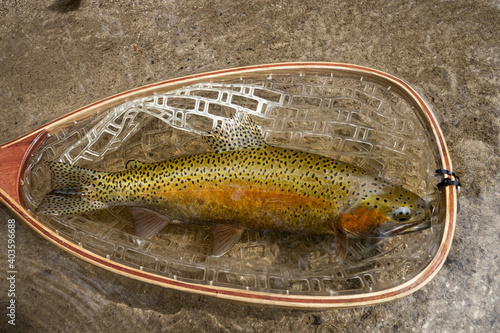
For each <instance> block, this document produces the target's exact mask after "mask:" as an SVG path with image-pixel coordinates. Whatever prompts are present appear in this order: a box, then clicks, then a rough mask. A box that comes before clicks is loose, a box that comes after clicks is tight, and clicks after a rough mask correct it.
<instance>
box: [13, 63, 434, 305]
mask: <svg viewBox="0 0 500 333" xmlns="http://www.w3.org/2000/svg"><path fill="white" fill-rule="evenodd" d="M240 110H243V111H245V112H247V113H248V114H249V115H250V116H251V117H252V119H253V120H254V121H255V122H256V123H257V124H258V125H259V126H260V127H261V129H262V133H263V135H264V139H265V141H266V142H267V143H268V144H270V145H275V146H280V147H289V148H293V149H299V150H303V151H308V152H314V153H318V154H321V155H325V156H328V157H333V158H337V159H340V160H342V161H345V162H348V163H352V164H354V165H357V166H360V167H362V168H364V169H365V170H367V171H369V172H370V173H372V174H374V175H379V176H382V177H384V178H386V179H387V180H389V181H391V182H393V183H396V184H401V185H403V187H405V188H406V189H408V190H411V191H413V192H415V193H417V194H418V195H420V196H421V197H422V198H424V199H426V200H428V201H430V200H436V195H437V190H436V188H435V183H436V179H435V178H434V175H433V172H434V170H435V169H436V162H435V161H436V156H435V155H434V154H435V153H433V148H432V147H431V144H432V140H431V139H430V136H429V133H428V131H427V129H426V128H425V127H424V125H423V124H422V122H421V120H420V116H419V114H418V112H417V111H418V110H416V109H415V106H414V105H412V104H411V102H410V101H408V100H406V99H405V98H403V97H402V96H400V95H399V94H398V93H396V92H394V89H391V87H390V86H387V85H384V84H382V83H377V82H375V81H369V80H367V79H364V78H363V77H362V76H357V75H355V74H351V75H349V76H346V75H337V73H335V72H332V73H309V72H304V73H301V74H290V75H285V74H276V75H265V76H264V75H260V76H257V75H255V76H254V77H251V78H237V79H232V80H226V81H224V82H210V83H199V84H195V85H192V86H187V87H184V88H181V89H177V90H175V91H171V92H167V93H162V94H155V95H152V96H148V97H144V98H140V99H137V100H132V101H129V102H126V103H123V104H121V105H118V106H116V107H114V108H112V109H109V110H103V111H102V112H100V113H98V114H94V115H93V116H92V117H90V118H88V119H85V120H81V121H78V122H76V123H74V124H73V125H72V126H69V127H66V128H64V129H61V130H60V131H58V132H57V133H54V134H53V135H52V136H51V138H50V139H48V140H47V141H46V143H44V145H43V146H41V147H40V148H39V150H38V151H37V152H36V153H35V154H34V156H33V157H32V158H31V160H30V161H29V166H28V171H27V172H26V177H25V179H23V186H22V190H23V196H24V198H25V201H26V203H27V205H28V206H29V208H31V209H34V208H35V207H36V206H37V205H38V203H39V202H40V201H41V200H42V198H43V197H44V195H45V194H46V193H47V192H49V190H50V173H49V170H48V168H47V167H46V165H45V163H43V162H44V161H47V160H59V161H63V162H67V163H71V164H76V165H79V166H83V167H89V168H92V169H96V170H105V171H120V170H124V169H125V164H126V163H127V161H129V160H134V159H135V160H140V161H142V162H157V161H162V160H166V159H171V158H175V157H179V156H185V155H191V154H197V153H203V152H208V151H210V148H209V147H208V146H206V145H205V144H204V143H203V140H202V136H203V135H205V134H206V132H208V131H210V130H211V129H213V128H215V127H216V126H217V123H218V122H220V121H222V120H223V119H225V118H229V117H231V116H233V115H234V114H235V113H236V112H238V111H240ZM37 218H38V219H39V220H41V221H43V223H45V224H46V225H47V226H48V227H49V228H51V229H53V230H55V231H56V232H57V233H58V234H59V235H60V236H61V237H63V238H65V239H66V240H67V241H68V242H72V243H74V244H77V245H78V246H80V247H82V248H85V249H87V250H89V251H92V252H94V253H96V254H98V255H100V256H102V257H104V258H107V259H109V260H112V261H115V262H118V263H121V264H125V265H128V266H130V267H134V268H137V269H141V270H144V271H147V272H151V273H154V274H157V275H160V276H165V277H169V278H172V279H177V280H182V281H186V282H193V283H198V284H202V285H214V286H223V287H231V288H238V289H246V290H255V291H264V292H270V293H284V294H300V295H311V296H331V295H348V294H359V293H366V292H373V291H379V290H384V289H387V288H391V287H394V286H397V285H398V284H401V283H402V282H404V281H406V280H408V279H410V278H412V277H413V276H415V275H416V274H418V273H419V272H420V271H421V270H422V269H423V268H424V267H425V266H426V265H427V264H428V263H429V261H430V260H431V259H432V257H433V255H434V253H435V252H436V250H437V248H438V246H439V241H440V237H441V227H440V224H439V223H437V222H438V221H434V222H433V227H432V228H430V229H427V230H424V231H421V232H416V233H412V234H407V235H403V236H397V237H391V238H386V239H367V240H349V251H350V252H349V255H348V258H347V259H346V261H345V262H342V263H339V262H337V260H336V254H335V243H334V237H333V235H321V236H316V235H312V236H311V235H296V234H285V233H272V232H262V231H261V232H259V231H245V233H244V235H243V237H242V239H241V240H240V241H239V242H238V243H237V244H236V245H235V246H234V247H233V248H232V249H231V250H230V251H229V252H228V253H227V254H225V255H224V256H222V257H220V258H215V257H212V256H210V250H211V240H212V234H211V228H210V227H207V226H201V225H168V226H167V227H166V228H165V229H164V230H163V231H162V232H161V233H159V234H158V235H156V236H155V237H153V238H151V239H141V238H138V237H136V236H134V235H133V222H132V220H131V218H130V215H129V213H128V211H127V209H125V208H120V207H114V208H111V209H107V210H101V211H96V212H93V213H88V214H82V215H73V216H38V217H37ZM434 219H436V218H434Z"/></svg>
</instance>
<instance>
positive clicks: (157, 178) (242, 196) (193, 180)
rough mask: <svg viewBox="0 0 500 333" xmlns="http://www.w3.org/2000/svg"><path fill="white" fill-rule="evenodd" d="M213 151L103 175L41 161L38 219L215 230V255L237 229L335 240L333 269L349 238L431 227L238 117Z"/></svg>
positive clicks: (337, 166)
mask: <svg viewBox="0 0 500 333" xmlns="http://www.w3.org/2000/svg"><path fill="white" fill-rule="evenodd" d="M205 141H206V142H207V143H208V144H209V145H210V146H211V147H212V148H213V149H214V150H215V152H213V153H205V154H199V155H192V156H186V157H180V158H175V159H171V160H167V161H164V162H158V163H142V162H139V161H135V160H134V161H129V162H128V163H127V165H126V170H125V171H121V172H102V171H94V170H90V169H85V168H80V167H77V166H71V165H68V164H64V163H59V162H48V166H49V168H50V169H51V171H52V191H51V192H50V193H48V194H47V195H46V197H45V198H44V199H43V201H42V203H41V204H40V205H39V207H38V208H37V210H36V213H37V214H54V215H61V214H78V213H83V212H89V211H94V210H99V209H103V208H107V207H112V206H130V211H131V214H132V216H133V218H134V220H135V226H136V227H135V228H136V234H137V235H138V236H140V237H152V236H153V235H154V234H156V233H157V232H159V231H160V230H161V229H162V228H163V227H164V226H165V225H166V224H167V223H196V224H211V225H213V234H214V241H213V247H212V255H213V256H221V255H223V254H224V253H226V252H227V251H229V250H230V249H231V247H232V246H233V245H234V244H235V243H236V242H237V241H238V240H239V239H240V237H241V235H242V233H243V231H244V230H274V231H281V232H293V233H306V234H333V235H334V236H335V240H336V251H337V257H338V258H339V260H344V259H345V257H346V255H347V252H348V251H347V250H348V249H347V237H354V238H366V237H388V236H393V235H400V234H403V233H407V232H411V231H416V230H421V229H423V228H426V227H428V226H429V216H430V210H429V208H428V205H427V204H426V203H425V202H424V200H422V199H421V198H420V197H418V196H417V195H415V194H413V193H411V192H409V191H407V190H404V189H403V188H401V187H400V186H396V185H393V184H391V183H389V182H386V181H384V180H383V179H381V178H379V177H372V176H370V175H368V174H367V172H366V171H364V170H362V169H360V168H358V167H356V166H353V165H350V164H347V163H344V162H341V161H338V160H334V159H331V158H328V157H325V156H320V155H316V154H311V153H306V152H302V151H297V150H292V149H284V148H278V147H273V146H270V145H268V144H266V143H265V142H264V140H263V138H262V135H261V132H260V130H259V128H258V127H257V125H256V124H255V123H254V122H253V121H252V120H251V118H250V117H249V116H248V115H247V114H246V113H244V112H238V113H237V114H236V115H235V116H234V117H233V118H231V119H227V120H226V121H225V122H223V123H222V125H219V127H218V128H217V129H215V130H213V131H211V132H210V133H209V135H207V136H206V137H205Z"/></svg>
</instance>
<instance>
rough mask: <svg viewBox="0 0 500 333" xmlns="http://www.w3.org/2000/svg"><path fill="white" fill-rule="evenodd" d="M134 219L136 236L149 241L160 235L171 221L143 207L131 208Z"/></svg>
mask: <svg viewBox="0 0 500 333" xmlns="http://www.w3.org/2000/svg"><path fill="white" fill-rule="evenodd" d="M129 211H130V214H132V218H133V219H134V222H135V224H134V234H135V235H136V236H138V237H141V238H146V239H149V238H151V237H153V236H154V235H156V234H157V233H159V232H160V231H161V230H162V229H163V228H164V227H165V226H166V225H167V224H168V223H170V220H169V219H168V218H167V217H166V216H164V215H161V214H159V213H157V212H155V211H152V210H150V209H147V208H142V207H129Z"/></svg>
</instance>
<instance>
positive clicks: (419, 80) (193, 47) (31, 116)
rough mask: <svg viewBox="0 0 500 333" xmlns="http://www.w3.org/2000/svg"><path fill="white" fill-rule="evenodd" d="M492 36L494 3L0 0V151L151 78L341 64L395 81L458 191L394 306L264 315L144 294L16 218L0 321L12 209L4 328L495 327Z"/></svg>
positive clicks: (498, 98)
mask: <svg viewBox="0 0 500 333" xmlns="http://www.w3.org/2000/svg"><path fill="white" fill-rule="evenodd" d="M498 31H500V3H499V2H498V1H494V0H490V1H487V0H482V1H473V2H472V1H466V0H457V1H451V2H450V1H440V2H437V1H429V0H426V1H386V0H383V1H362V2H361V1H359V2H354V1H315V0H312V1H307V2H306V1H304V2H300V1H263V0H255V1H247V2H239V1H228V0H221V1H207V0H201V1H191V0H187V1H168V0H165V1H162V0H155V1H140V0H137V1H135V0H134V1H132V0H130V1H96V0H36V1H27V0H24V1H23V0H21V1H19V0H17V1H15V0H6V1H2V3H1V4H0V105H1V107H2V109H1V111H0V115H1V119H2V120H1V124H2V126H1V128H0V142H2V143H3V142H6V141H8V140H11V139H14V138H16V137H18V136H20V135H21V134H23V133H26V132H28V131H30V130H33V129H35V128H37V127H39V126H41V125H43V124H44V123H46V122H48V121H50V120H53V119H55V118H57V117H60V116H62V115H64V114H66V113H68V112H70V111H73V110H75V109H77V108H79V107H81V106H84V105H86V104H89V103H91V102H95V101H97V100H100V99H102V98H104V97H107V96H110V95H113V94H115V93H118V92H122V91H124V90H128V89H131V88H134V87H139V86H141V85H144V84H147V83H152V82H155V81H160V80H164V79H168V78H174V77H179V76H182V75H187V74H194V73H200V72H205V71H210V70H216V69H223V68H229V67H237V66H244V65H252V64H260V63H271V62H285V61H304V60H311V61H312V60H313V61H335V62H347V63H355V64H359V65H364V66H369V67H372V68H376V69H380V70H383V71H386V72H388V73H391V74H393V75H395V76H398V77H401V78H403V79H405V80H406V81H407V82H409V83H411V84H412V85H413V86H415V87H416V88H418V89H419V91H420V92H421V93H423V94H424V96H425V97H426V98H427V99H428V100H429V101H430V103H431V105H432V106H433V108H434V110H435V113H436V114H437V116H438V118H439V120H440V122H441V126H442V130H443V132H444V136H445V138H446V139H447V143H448V145H449V149H450V153H451V156H452V159H453V162H454V169H455V170H454V171H455V172H456V173H458V174H459V175H460V176H461V180H462V182H463V188H462V195H461V198H460V202H461V212H460V214H459V217H458V221H457V229H456V235H455V241H454V243H453V246H452V249H451V252H450V255H449V257H448V259H447V261H446V263H445V265H444V267H443V268H442V270H441V271H440V272H439V273H438V275H437V276H436V277H435V278H434V279H433V280H432V281H431V282H430V283H429V284H428V285H426V286H425V287H424V288H423V289H421V290H420V291H417V292H415V293H414V294H412V295H410V296H407V297H404V298H402V299H400V300H396V301H394V302H391V303H388V304H383V305H379V306H373V307H366V308H357V309H348V310H334V311H317V312H305V311H298V310H282V309H270V308H259V307H252V306H245V305H235V304H230V303H226V302H223V301H219V300H215V299H211V298H205V297H200V296H196V295H190V294H187V293H184V292H178V291H172V290H168V289H164V288H160V287H156V286H152V285H147V284H144V283H142V282H139V281H133V280H130V279H127V278H124V277H121V276H117V275H115V274H111V273H108V272H105V271H103V270H102V269H100V268H97V267H94V266H92V265H90V264H87V263H85V262H83V261H81V260H78V259H76V258H74V257H72V256H71V255H69V254H66V253H64V252H63V251H61V250H59V249H58V248H56V247H55V246H53V245H52V244H50V243H48V242H47V241H45V240H44V239H42V237H41V236H38V235H37V234H36V233H35V232H33V231H32V230H31V229H29V227H27V226H26V225H25V224H23V223H19V224H18V225H17V231H16V236H17V238H16V240H17V244H18V246H17V259H16V260H17V265H18V281H17V284H16V300H17V305H16V308H17V312H16V316H17V317H16V326H15V327H13V326H11V325H8V324H7V319H6V316H5V308H6V306H7V304H6V303H5V301H4V299H5V298H4V295H5V294H6V293H7V290H8V286H7V283H6V282H5V279H4V278H3V276H4V275H3V273H5V272H6V270H7V269H6V267H7V263H6V259H7V258H6V253H7V252H6V244H7V243H6V242H7V236H6V230H7V220H8V219H9V218H10V217H13V216H14V215H13V213H12V212H10V211H9V210H8V209H7V208H6V207H5V206H3V205H2V206H0V221H1V222H0V228H1V231H0V245H1V247H0V248H1V250H0V260H1V261H0V270H1V272H2V274H1V276H2V282H0V286H1V288H0V290H1V291H0V292H1V293H3V294H2V297H0V299H1V300H2V301H1V302H0V305H1V307H0V308H1V309H2V310H0V313H1V314H2V315H1V316H0V328H5V329H8V331H12V332H16V331H19V332H26V331H28V330H30V331H33V332H57V331H60V332H68V331H72V332H86V331H89V332H97V331H115V332H141V331H156V332H158V331H169V332H182V331H198V332H203V331H207V332H212V331H214V332H215V331H216V332H247V331H258V332H261V331H263V332H268V331H273V332H291V331H294V332H370V331H377V332H466V331H467V332H469V331H477V332H493V331H500V293H499V285H500V268H499V267H500V258H499V255H500V217H499V216H500V204H499V202H500V190H499V185H498V183H499V182H500V171H499V170H500V157H499V155H500V134H499V129H500V79H499V78H500V37H499V34H498ZM40 285H43V286H44V288H39V286H40ZM0 330H2V329H0ZM2 331H3V330H2Z"/></svg>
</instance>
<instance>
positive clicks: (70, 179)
mask: <svg viewBox="0 0 500 333" xmlns="http://www.w3.org/2000/svg"><path fill="white" fill-rule="evenodd" d="M47 166H48V167H49V169H50V171H51V173H52V179H51V187H52V191H51V192H50V193H48V194H47V195H46V196H45V198H44V199H43V200H42V202H41V203H40V205H39V206H38V208H37V209H36V210H35V213H36V214H41V215H66V214H79V213H84V212H90V211H94V210H98V209H102V208H106V207H107V205H106V204H105V203H103V202H101V201H99V199H98V197H97V196H96V193H95V189H94V186H93V184H92V180H93V179H94V176H96V175H97V174H99V173H101V172H100V171H94V170H90V169H85V168H81V167H77V166H74V165H70V164H66V163H61V162H53V161H51V162H47Z"/></svg>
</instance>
